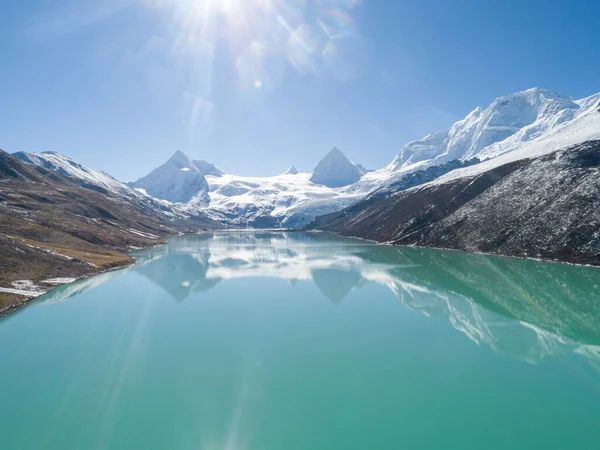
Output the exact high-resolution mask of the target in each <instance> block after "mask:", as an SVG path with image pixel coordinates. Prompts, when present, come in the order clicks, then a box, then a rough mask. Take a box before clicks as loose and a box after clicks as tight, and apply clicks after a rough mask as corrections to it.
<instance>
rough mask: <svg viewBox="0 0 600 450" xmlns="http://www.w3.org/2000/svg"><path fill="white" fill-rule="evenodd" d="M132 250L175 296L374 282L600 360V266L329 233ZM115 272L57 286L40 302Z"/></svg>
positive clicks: (505, 333)
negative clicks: (249, 287) (227, 286)
mask: <svg viewBox="0 0 600 450" xmlns="http://www.w3.org/2000/svg"><path fill="white" fill-rule="evenodd" d="M133 256H134V257H135V258H136V260H137V265H136V266H134V267H132V268H130V269H127V270H132V271H135V272H137V273H139V274H141V275H143V276H144V277H147V278H148V279H149V280H151V281H152V282H153V283H156V284H157V285H159V286H160V287H161V288H162V289H164V291H166V292H167V293H168V294H169V295H170V296H171V297H172V298H173V299H174V300H176V301H178V302H182V301H184V300H186V299H188V298H189V297H191V296H193V295H195V294H199V293H202V292H206V291H209V290H211V289H214V288H215V287H217V286H218V285H219V284H220V283H224V282H226V281H227V280H231V279H235V278H242V277H265V278H278V279H283V280H286V281H288V282H289V283H290V285H291V286H292V288H293V285H294V284H295V283H296V282H297V281H299V280H308V281H312V282H314V284H315V285H316V287H317V288H318V289H319V291H320V292H321V293H322V294H323V295H324V296H325V297H326V298H327V299H329V300H330V301H331V303H332V304H335V305H337V304H340V303H341V302H343V301H344V299H345V298H346V297H347V296H348V295H349V294H350V293H351V292H352V291H354V290H356V289H360V288H361V286H363V285H364V284H366V283H377V284H380V285H384V286H386V287H388V288H389V289H390V290H391V291H393V293H394V294H395V295H396V296H397V297H398V299H399V300H400V301H401V302H402V303H403V304H404V305H405V306H406V307H407V308H410V309H411V310H414V311H419V312H421V313H423V314H425V315H427V316H429V317H433V318H438V319H443V320H446V321H448V322H449V323H450V324H451V325H452V326H453V327H454V328H456V329H457V330H459V331H460V332H462V333H464V334H465V335H466V336H467V337H468V338H469V339H471V340H472V341H473V342H475V343H477V344H482V343H485V344H487V345H489V346H490V347H492V348H493V349H495V350H496V351H498V352H501V353H504V354H508V355H511V356H514V357H517V358H519V359H522V360H524V361H527V362H530V363H536V362H538V361H540V360H542V359H543V358H544V357H546V356H548V355H551V354H555V353H557V352H565V351H574V352H577V353H580V354H582V355H585V356H587V357H590V358H592V359H595V360H598V359H600V308H598V307H596V305H594V302H595V301H597V300H598V291H599V288H600V270H598V269H595V268H589V267H577V266H569V265H563V264H554V263H546V262H538V261H526V260H519V259H508V258H499V257H490V256H483V255H469V254H464V253H458V252H447V251H437V250H429V249H415V248H400V247H390V246H382V245H375V244H371V243H368V242H363V241H357V240H352V239H344V238H338V237H335V236H332V235H328V234H322V233H314V234H311V233H306V234H305V233H283V232H235V233H218V234H205V235H197V236H182V237H178V238H175V239H173V240H172V241H171V242H170V243H169V244H167V245H165V246H163V247H159V248H154V249H149V250H144V251H139V252H136V253H134V255H133ZM116 273H118V272H116ZM112 276H114V274H105V275H103V276H101V277H95V278H92V279H90V280H87V281H84V282H81V283H79V284H75V285H73V286H72V287H65V288H62V289H58V290H56V291H54V292H53V293H52V294H50V295H48V296H46V297H44V298H42V299H41V302H40V304H48V303H53V302H56V301H61V300H64V299H66V298H69V297H70V296H72V295H73V294H72V292H74V293H81V292H82V291H83V290H86V283H87V284H88V285H89V286H87V288H93V287H95V286H96V285H97V284H98V283H99V282H102V281H106V280H107V279H110V277H112Z"/></svg>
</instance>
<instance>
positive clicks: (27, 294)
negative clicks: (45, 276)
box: [0, 287, 45, 297]
mask: <svg viewBox="0 0 600 450" xmlns="http://www.w3.org/2000/svg"><path fill="white" fill-rule="evenodd" d="M0 292H4V293H7V294H14V295H21V296H23V297H39V296H40V295H42V294H45V292H44V291H27V290H22V289H10V288H3V287H0Z"/></svg>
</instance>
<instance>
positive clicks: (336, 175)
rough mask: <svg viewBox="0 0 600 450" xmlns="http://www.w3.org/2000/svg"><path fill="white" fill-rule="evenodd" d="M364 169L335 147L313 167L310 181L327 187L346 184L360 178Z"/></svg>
mask: <svg viewBox="0 0 600 450" xmlns="http://www.w3.org/2000/svg"><path fill="white" fill-rule="evenodd" d="M363 175H364V171H363V170H362V169H361V168H360V167H359V166H357V165H356V164H354V163H352V161H350V160H349V159H348V158H347V157H346V155H344V153H343V152H342V151H341V150H340V149H339V148H337V147H334V148H332V149H331V150H330V151H329V152H328V153H327V154H326V155H325V157H324V158H323V159H322V160H321V161H319V164H317V166H316V167H315V168H314V170H313V172H312V175H311V177H310V181H312V182H313V183H315V184H322V185H324V186H327V187H331V188H337V187H343V186H348V185H350V184H353V183H356V182H357V181H358V180H360V177H362V176H363Z"/></svg>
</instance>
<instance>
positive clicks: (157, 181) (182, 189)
mask: <svg viewBox="0 0 600 450" xmlns="http://www.w3.org/2000/svg"><path fill="white" fill-rule="evenodd" d="M199 163H200V164H199V165H200V167H202V168H203V169H204V170H207V169H208V171H212V172H214V170H218V169H216V167H214V166H213V165H212V164H208V163H205V162H204V161H199ZM131 186H132V187H134V188H136V189H143V190H144V191H145V192H146V193H148V195H151V196H153V197H156V198H160V199H163V200H168V201H170V202H174V203H186V202H189V201H190V200H192V199H194V198H195V199H196V201H197V202H198V197H200V198H201V199H202V200H204V199H205V198H206V193H207V191H208V183H207V182H206V178H205V177H204V174H203V173H202V172H201V170H200V169H199V168H198V166H196V163H195V162H194V161H192V160H191V159H190V157H189V156H187V155H186V154H185V153H183V152H180V151H177V152H175V154H174V155H173V156H172V157H171V158H170V159H169V160H168V161H167V162H166V163H165V164H163V165H162V166H160V167H159V168H157V169H155V170H153V171H152V172H150V174H148V175H146V176H145V177H143V178H140V179H139V180H137V181H136V182H134V183H131Z"/></svg>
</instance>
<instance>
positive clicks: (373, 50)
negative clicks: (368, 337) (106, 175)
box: [0, 0, 600, 180]
mask: <svg viewBox="0 0 600 450" xmlns="http://www.w3.org/2000/svg"><path fill="white" fill-rule="evenodd" d="M598 17H600V2H598V1H575V0H573V1H537V0H522V1H512V0H510V1H509V0H505V1H502V0H499V1H496V2H487V1H481V0H480V1H471V0H453V1H447V0H394V1H392V0H363V1H359V0H312V1H311V0H28V1H26V2H24V1H22V0H3V1H2V2H0V99H1V101H2V108H1V109H0V148H2V149H4V150H6V151H9V152H16V151H47V150H53V151H58V152H61V153H64V154H66V155H68V156H71V157H73V158H75V159H76V160H78V161H80V162H82V163H84V164H87V165H89V166H91V167H93V168H96V169H103V170H107V171H108V172H110V173H111V174H113V175H115V176H116V177H118V178H120V179H123V180H132V179H136V178H137V177H139V176H142V175H144V174H145V173H147V172H148V171H150V170H151V169H153V168H154V167H156V166H158V165H160V164H161V163H162V162H164V161H165V160H166V159H167V158H168V157H169V156H170V155H171V154H172V153H173V152H175V151H176V150H182V151H185V152H186V153H188V154H189V155H190V156H193V157H194V158H198V159H205V160H208V161H211V162H213V163H215V164H217V165H218V166H219V167H221V168H222V169H223V170H225V171H227V172H230V173H235V174H240V175H275V174H278V173H280V172H283V171H284V170H285V169H286V168H287V167H288V166H289V165H291V164H295V165H296V166H297V167H298V168H299V169H300V170H306V171H308V170H310V169H312V167H313V166H314V165H315V164H316V163H317V162H318V160H319V159H320V158H321V157H322V156H323V155H324V154H325V153H326V152H327V151H328V150H329V149H330V148H331V147H333V146H337V147H339V148H341V149H342V150H343V151H344V152H345V153H346V154H347V155H348V156H349V157H350V159H352V160H353V161H355V162H359V163H361V164H363V165H365V166H367V167H370V168H380V167H383V166H385V165H387V164H388V163H390V162H391V160H392V159H393V158H394V156H395V155H396V153H397V152H398V151H399V150H400V148H401V147H402V145H404V144H405V143H407V142H408V141H410V140H413V139H417V138H420V137H422V136H423V135H426V134H428V133H430V132H434V131H437V130H438V129H442V128H445V127H448V126H449V125H450V124H452V123H453V122H454V121H456V120H459V119H461V118H462V117H464V116H465V115H466V114H467V113H468V112H469V111H471V110H472V109H474V108H475V107H476V106H478V105H482V106H486V105H487V104H489V103H490V102H491V101H492V100H493V99H494V98H496V97H498V96H500V95H504V94H508V93H511V92H515V91H518V90H523V89H527V88H530V87H534V86H540V87H545V88H548V89H551V90H555V91H558V92H562V93H565V94H568V95H571V96H573V97H576V98H580V97H585V96H588V95H591V94H593V93H596V92H598V91H600V58H599V56H600V53H599V50H598V49H600V31H599V30H598V24H597V19H598Z"/></svg>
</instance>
